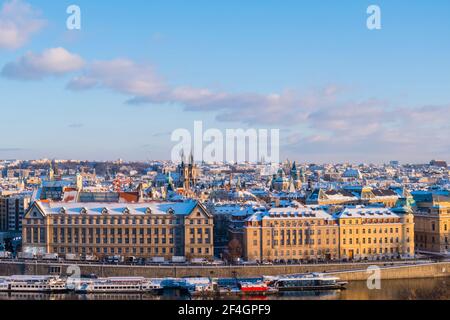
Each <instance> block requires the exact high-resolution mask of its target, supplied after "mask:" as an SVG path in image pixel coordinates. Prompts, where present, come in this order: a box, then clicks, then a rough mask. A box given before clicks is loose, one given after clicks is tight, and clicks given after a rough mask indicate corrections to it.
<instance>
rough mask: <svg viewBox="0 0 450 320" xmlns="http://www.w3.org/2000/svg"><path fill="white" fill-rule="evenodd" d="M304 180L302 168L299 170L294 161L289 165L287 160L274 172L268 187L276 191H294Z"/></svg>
mask: <svg viewBox="0 0 450 320" xmlns="http://www.w3.org/2000/svg"><path fill="white" fill-rule="evenodd" d="M304 182H305V175H304V172H303V170H299V169H298V168H297V165H296V163H295V161H294V163H293V164H292V166H291V163H290V162H289V161H286V163H285V164H284V165H283V168H280V169H279V170H278V172H277V173H276V174H274V175H273V177H272V179H271V181H270V188H271V189H272V190H276V191H285V192H295V191H297V190H299V189H301V187H302V184H303V183H304Z"/></svg>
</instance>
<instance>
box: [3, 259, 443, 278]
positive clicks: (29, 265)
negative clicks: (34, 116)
mask: <svg viewBox="0 0 450 320" xmlns="http://www.w3.org/2000/svg"><path fill="white" fill-rule="evenodd" d="M374 265H376V266H379V267H380V268H381V276H382V278H383V279H406V278H434V277H449V276H450V262H441V263H420V264H415V263H412V262H410V263H408V264H406V265H405V263H383V262H371V263H345V264H320V265H276V266H218V267H213V266H204V267H203V266H195V267H192V266H190V267H188V266H176V267H175V266H116V265H93V264H79V265H78V267H79V268H80V272H81V274H82V275H86V274H96V275H97V276H99V277H118V276H142V277H147V278H157V277H218V278H221V277H224V278H226V277H254V276H261V275H267V276H270V275H287V274H298V273H308V272H326V273H328V274H333V275H337V276H339V277H340V278H341V279H342V280H353V281H355V280H366V279H367V277H368V276H369V275H370V274H373V272H368V271H367V268H368V267H370V266H374ZM70 266H71V265H70V264H67V263H64V264H62V263H51V262H49V263H43V262H33V261H30V262H12V261H1V262H0V276H9V275H48V274H66V273H69V274H72V273H73V271H71V270H70V269H69V270H68V268H69V267H70ZM72 270H73V269H72Z"/></svg>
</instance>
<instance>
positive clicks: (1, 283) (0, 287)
mask: <svg viewBox="0 0 450 320" xmlns="http://www.w3.org/2000/svg"><path fill="white" fill-rule="evenodd" d="M8 291H9V281H8V280H7V279H4V278H0V292H8Z"/></svg>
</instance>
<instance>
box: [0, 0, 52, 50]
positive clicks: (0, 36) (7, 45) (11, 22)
mask: <svg viewBox="0 0 450 320" xmlns="http://www.w3.org/2000/svg"><path fill="white" fill-rule="evenodd" d="M45 24H46V21H45V20H44V19H42V18H41V16H40V13H39V12H38V11H37V10H36V9H34V8H33V7H32V6H31V5H29V4H28V3H25V2H23V1H21V0H11V1H7V2H5V3H4V4H3V6H2V8H1V10H0V49H1V48H4V49H17V48H20V47H22V46H23V45H24V44H26V43H27V42H28V41H29V39H30V37H31V36H32V35H33V34H35V33H37V32H38V31H39V30H41V29H42V28H43V27H44V26H45Z"/></svg>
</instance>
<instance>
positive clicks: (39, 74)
mask: <svg viewBox="0 0 450 320" xmlns="http://www.w3.org/2000/svg"><path fill="white" fill-rule="evenodd" d="M83 66H84V61H83V59H82V58H81V57H80V56H79V55H77V54H73V53H70V52H69V51H67V50H66V49H64V48H52V49H47V50H45V51H44V52H42V53H39V54H35V53H32V52H28V53H26V54H25V55H24V56H22V57H20V58H19V59H18V60H17V61H15V62H10V63H8V64H6V65H5V66H4V67H3V70H2V75H3V76H5V77H8V78H11V79H17V80H38V79H42V78H44V77H46V76H60V75H64V74H67V73H70V72H73V71H77V70H80V69H81V68H82V67H83Z"/></svg>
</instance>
